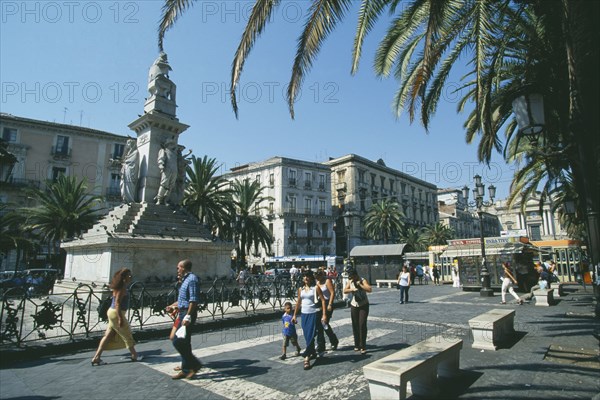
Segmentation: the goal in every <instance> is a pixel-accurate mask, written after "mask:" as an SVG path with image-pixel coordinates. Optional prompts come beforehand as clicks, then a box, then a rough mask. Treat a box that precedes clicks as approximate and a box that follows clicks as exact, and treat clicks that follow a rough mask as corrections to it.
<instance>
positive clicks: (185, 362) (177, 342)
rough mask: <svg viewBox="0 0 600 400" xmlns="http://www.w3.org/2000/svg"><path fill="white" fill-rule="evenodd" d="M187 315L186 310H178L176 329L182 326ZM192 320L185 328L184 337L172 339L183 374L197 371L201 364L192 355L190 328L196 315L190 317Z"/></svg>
mask: <svg viewBox="0 0 600 400" xmlns="http://www.w3.org/2000/svg"><path fill="white" fill-rule="evenodd" d="M186 314H187V309H182V310H179V324H178V325H177V329H179V327H180V326H181V324H183V317H185V315H186ZM191 317H192V320H191V321H190V323H189V324H188V325H187V326H186V329H185V337H183V338H178V337H177V336H175V337H174V338H173V347H175V349H176V350H177V351H178V352H179V354H181V370H182V371H184V372H189V371H191V370H195V371H198V370H199V369H200V367H201V366H202V364H201V363H200V361H199V360H198V359H197V358H196V356H194V354H193V353H192V327H193V326H194V322H196V315H195V314H194V315H192V316H191Z"/></svg>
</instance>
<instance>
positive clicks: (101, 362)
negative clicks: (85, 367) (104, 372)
mask: <svg viewBox="0 0 600 400" xmlns="http://www.w3.org/2000/svg"><path fill="white" fill-rule="evenodd" d="M106 364H108V363H107V362H106V361H103V360H102V359H101V358H99V359H97V360H96V361H94V360H92V367H97V366H99V365H106Z"/></svg>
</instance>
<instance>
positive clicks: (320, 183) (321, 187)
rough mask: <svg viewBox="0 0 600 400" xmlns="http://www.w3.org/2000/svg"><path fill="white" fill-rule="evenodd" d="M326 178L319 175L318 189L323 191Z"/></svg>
mask: <svg viewBox="0 0 600 400" xmlns="http://www.w3.org/2000/svg"><path fill="white" fill-rule="evenodd" d="M326 179H327V178H326V177H325V175H323V174H319V189H321V190H325V183H326V182H327V181H326Z"/></svg>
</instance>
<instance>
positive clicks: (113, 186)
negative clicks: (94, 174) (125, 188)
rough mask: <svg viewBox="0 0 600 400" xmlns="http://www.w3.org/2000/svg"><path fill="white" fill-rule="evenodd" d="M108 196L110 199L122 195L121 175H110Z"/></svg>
mask: <svg viewBox="0 0 600 400" xmlns="http://www.w3.org/2000/svg"><path fill="white" fill-rule="evenodd" d="M106 194H107V195H108V196H109V197H111V196H120V195H121V174H110V183H109V184H108V189H107V193H106Z"/></svg>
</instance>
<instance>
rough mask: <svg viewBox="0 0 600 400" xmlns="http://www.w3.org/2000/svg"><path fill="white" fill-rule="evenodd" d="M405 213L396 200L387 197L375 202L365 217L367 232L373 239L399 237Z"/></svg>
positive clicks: (386, 239)
mask: <svg viewBox="0 0 600 400" xmlns="http://www.w3.org/2000/svg"><path fill="white" fill-rule="evenodd" d="M403 218H404V215H403V214H402V211H400V206H399V205H398V203H397V202H395V201H390V200H387V199H384V200H381V201H379V202H376V203H373V205H371V207H370V209H369V211H368V212H367V214H366V215H365V218H364V226H365V234H366V235H367V237H368V238H370V239H373V240H383V243H385V244H387V243H388V240H390V239H393V238H395V237H398V235H399V234H400V232H401V231H402V229H403V228H404V221H403Z"/></svg>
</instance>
